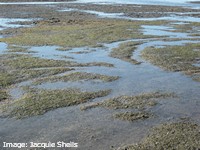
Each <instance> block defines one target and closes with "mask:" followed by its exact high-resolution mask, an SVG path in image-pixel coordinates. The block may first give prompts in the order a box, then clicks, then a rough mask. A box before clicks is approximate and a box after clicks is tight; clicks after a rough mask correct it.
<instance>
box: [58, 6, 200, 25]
mask: <svg viewBox="0 0 200 150" xmlns="http://www.w3.org/2000/svg"><path fill="white" fill-rule="evenodd" d="M58 11H61V12H62V11H63V12H65V11H79V12H85V13H89V14H94V15H97V16H98V17H101V18H115V19H126V20H133V21H134V20H138V21H140V20H141V21H158V20H168V21H180V22H200V18H198V17H190V16H181V15H182V14H190V13H189V12H188V13H180V14H179V15H176V14H178V13H172V14H171V15H170V16H166V17H152V18H133V17H128V16H125V14H124V13H105V12H99V11H93V10H79V9H71V8H67V9H63V10H58ZM147 13H148V12H147ZM169 13H170V12H169ZM198 14H199V13H198Z"/></svg>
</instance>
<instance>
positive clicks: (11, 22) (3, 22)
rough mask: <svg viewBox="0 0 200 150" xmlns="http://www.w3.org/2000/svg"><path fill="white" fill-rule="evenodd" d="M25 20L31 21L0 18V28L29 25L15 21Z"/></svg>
mask: <svg viewBox="0 0 200 150" xmlns="http://www.w3.org/2000/svg"><path fill="white" fill-rule="evenodd" d="M26 21H32V19H14V18H0V30H3V29H5V28H19V27H30V25H20V24H18V23H15V22H26Z"/></svg>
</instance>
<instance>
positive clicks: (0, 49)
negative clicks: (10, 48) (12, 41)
mask: <svg viewBox="0 0 200 150" xmlns="http://www.w3.org/2000/svg"><path fill="white" fill-rule="evenodd" d="M6 48H7V44H5V43H2V42H0V54H3V53H4V51H5V50H6Z"/></svg>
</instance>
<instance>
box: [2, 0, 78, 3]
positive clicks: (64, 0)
mask: <svg viewBox="0 0 200 150" xmlns="http://www.w3.org/2000/svg"><path fill="white" fill-rule="evenodd" d="M70 1H76V0H0V2H4V3H6V2H9V3H10V2H70Z"/></svg>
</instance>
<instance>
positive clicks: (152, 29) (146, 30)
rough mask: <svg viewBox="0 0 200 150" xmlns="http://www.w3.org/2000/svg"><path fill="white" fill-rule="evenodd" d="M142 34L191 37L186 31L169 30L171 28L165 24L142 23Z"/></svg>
mask: <svg viewBox="0 0 200 150" xmlns="http://www.w3.org/2000/svg"><path fill="white" fill-rule="evenodd" d="M142 28H143V34H144V35H155V36H169V37H170V38H191V37H190V36H188V34H187V33H180V32H170V31H174V29H173V28H170V27H167V26H149V25H142Z"/></svg>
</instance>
